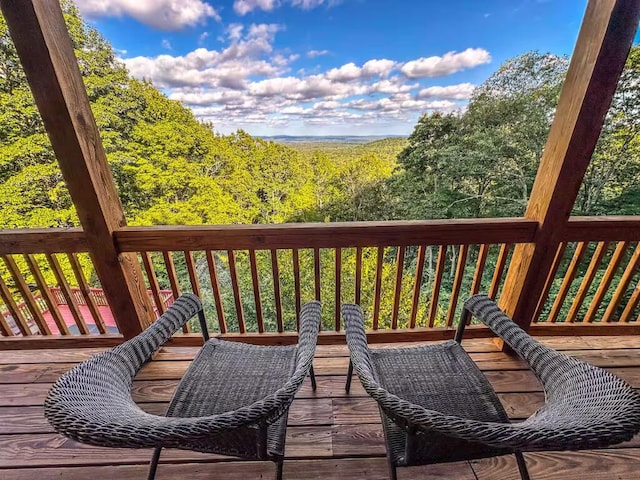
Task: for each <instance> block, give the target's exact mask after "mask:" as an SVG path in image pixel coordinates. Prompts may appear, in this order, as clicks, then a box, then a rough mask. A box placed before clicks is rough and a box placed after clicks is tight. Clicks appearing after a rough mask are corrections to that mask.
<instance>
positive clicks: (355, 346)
mask: <svg viewBox="0 0 640 480" xmlns="http://www.w3.org/2000/svg"><path fill="white" fill-rule="evenodd" d="M342 312H343V316H344V319H345V328H346V336H347V343H348V345H349V350H350V352H351V361H352V364H350V368H349V378H348V380H347V391H348V389H349V381H350V376H351V373H352V371H353V369H355V371H356V373H357V375H358V377H359V378H360V381H361V382H362V385H363V386H364V388H365V390H366V391H367V393H368V394H369V395H371V396H372V397H373V398H374V399H375V400H376V401H377V402H378V405H379V407H380V414H381V417H382V425H383V428H384V434H385V440H386V443H387V457H388V460H389V465H390V469H391V476H392V478H393V479H395V478H396V467H398V466H410V465H425V464H431V463H442V462H454V461H460V460H471V459H477V458H485V457H491V456H496V455H505V454H510V453H514V454H515V455H516V459H517V462H518V468H519V470H520V475H521V477H522V478H523V479H525V480H526V479H528V478H529V475H528V473H527V468H526V464H525V461H524V457H523V455H522V452H526V451H536V450H579V449H585V448H598V447H604V446H607V445H611V444H615V443H619V442H623V441H626V440H629V439H630V438H631V437H633V436H634V435H635V434H636V433H638V431H639V430H640V395H639V394H638V393H637V392H635V391H634V390H633V389H632V388H631V387H629V385H627V384H626V383H624V382H623V381H622V380H620V379H619V378H618V377H616V376H614V375H612V374H610V373H608V372H606V371H604V370H601V369H599V368H596V367H593V366H591V365H589V364H587V363H584V362H582V361H579V360H576V359H574V358H571V357H567V356H566V355H563V354H561V353H558V352H556V351H555V350H553V349H551V348H549V347H547V346H545V345H543V344H541V343H539V342H537V341H536V340H534V339H533V338H531V337H530V336H529V335H528V334H527V333H526V332H525V331H524V330H522V329H521V328H520V327H518V326H517V325H516V324H515V323H514V322H513V321H512V320H511V319H510V318H509V317H507V316H506V315H505V314H504V313H503V312H502V311H501V310H500V309H499V308H498V307H497V305H496V304H495V303H494V302H493V300H491V299H490V298H489V297H487V296H486V295H475V296H473V297H471V298H470V299H469V300H467V302H466V303H465V309H464V312H465V313H464V315H463V318H462V319H461V321H460V326H459V327H458V332H457V334H456V340H455V341H449V342H446V343H443V344H438V345H429V346H420V347H411V348H393V349H377V350H376V349H372V350H370V349H369V348H368V346H367V339H366V335H365V331H364V326H363V318H362V311H361V309H360V307H358V306H357V305H343V307H342ZM470 314H473V315H475V316H476V317H478V318H479V319H480V320H481V321H482V322H483V323H485V324H486V325H487V326H488V327H489V328H490V329H491V330H493V332H494V333H496V334H497V335H499V336H500V337H502V338H503V339H504V340H505V342H506V343H507V344H508V345H509V346H510V347H511V348H512V349H513V350H515V351H516V352H517V353H518V354H519V355H520V356H521V357H522V358H523V359H524V360H525V361H526V362H527V363H528V364H529V365H530V367H531V369H532V370H533V372H534V373H535V375H536V376H537V377H538V379H539V380H540V382H541V383H542V385H543V387H544V392H545V397H546V402H545V405H544V406H543V407H542V408H540V409H539V410H538V411H537V412H536V413H535V414H534V415H532V416H531V417H530V418H528V419H527V420H525V421H524V422H522V423H517V424H511V423H509V418H508V416H507V414H506V412H505V410H504V408H503V406H502V404H501V403H500V400H499V399H498V397H497V395H496V393H495V392H494V390H493V388H492V387H491V385H490V384H489V382H488V381H487V379H486V378H485V376H484V375H483V374H482V372H481V371H480V370H479V369H478V367H477V366H476V365H475V363H474V362H473V361H472V360H471V358H470V357H469V355H468V354H467V353H466V352H465V351H464V350H463V348H462V347H461V346H460V341H461V340H462V335H463V333H464V327H465V325H466V323H467V321H468V319H469V316H470Z"/></svg>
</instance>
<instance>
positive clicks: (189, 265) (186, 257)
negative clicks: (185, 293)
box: [183, 250, 202, 298]
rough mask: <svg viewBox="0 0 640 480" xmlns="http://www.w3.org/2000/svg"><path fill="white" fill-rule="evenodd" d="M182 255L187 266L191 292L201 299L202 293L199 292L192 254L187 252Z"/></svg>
mask: <svg viewBox="0 0 640 480" xmlns="http://www.w3.org/2000/svg"><path fill="white" fill-rule="evenodd" d="M183 253H184V261H185V263H186V264H187V273H188V275H189V283H190V284H191V292H192V293H194V294H196V295H197V296H198V297H200V298H202V292H201V291H200V280H198V272H197V271H196V264H195V262H194V261H193V252H191V251H188V250H187V251H185V252H183Z"/></svg>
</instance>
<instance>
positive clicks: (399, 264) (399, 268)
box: [391, 246, 404, 330]
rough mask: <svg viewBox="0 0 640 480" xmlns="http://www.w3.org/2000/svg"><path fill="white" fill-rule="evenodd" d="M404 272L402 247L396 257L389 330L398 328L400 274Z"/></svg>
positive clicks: (400, 290)
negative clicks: (394, 284)
mask: <svg viewBox="0 0 640 480" xmlns="http://www.w3.org/2000/svg"><path fill="white" fill-rule="evenodd" d="M403 272H404V247H400V246H399V247H398V255H397V257H396V286H395V289H394V292H393V312H392V314H391V329H392V330H396V329H397V328H398V310H400V296H401V294H402V273H403Z"/></svg>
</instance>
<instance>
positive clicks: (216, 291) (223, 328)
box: [205, 250, 227, 333]
mask: <svg viewBox="0 0 640 480" xmlns="http://www.w3.org/2000/svg"><path fill="white" fill-rule="evenodd" d="M205 254H206V256H207V265H208V266H209V277H210V278H211V289H212V290H213V298H214V300H215V303H216V314H217V315H218V327H219V328H220V333H227V322H226V320H225V318H224V309H223V307H222V295H220V285H219V283H218V271H217V268H216V261H215V259H214V258H213V253H211V250H207V251H206V252H205Z"/></svg>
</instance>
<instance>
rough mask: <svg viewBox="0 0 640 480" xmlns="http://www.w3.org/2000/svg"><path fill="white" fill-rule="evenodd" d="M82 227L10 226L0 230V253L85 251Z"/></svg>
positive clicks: (86, 248)
mask: <svg viewBox="0 0 640 480" xmlns="http://www.w3.org/2000/svg"><path fill="white" fill-rule="evenodd" d="M87 251H89V245H88V243H87V240H86V238H85V235H84V232H83V231H82V228H12V229H10V230H0V255H10V254H14V255H15V254H34V253H62V252H76V253H80V252H87Z"/></svg>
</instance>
